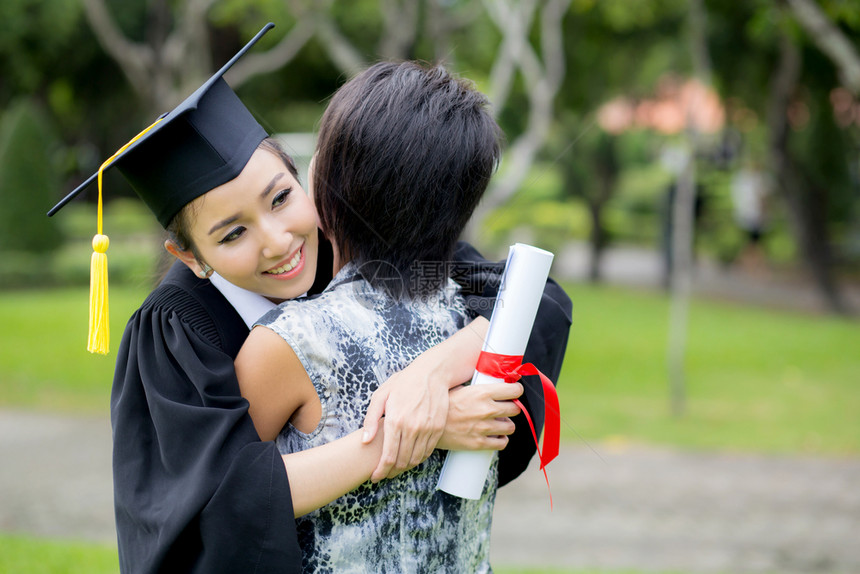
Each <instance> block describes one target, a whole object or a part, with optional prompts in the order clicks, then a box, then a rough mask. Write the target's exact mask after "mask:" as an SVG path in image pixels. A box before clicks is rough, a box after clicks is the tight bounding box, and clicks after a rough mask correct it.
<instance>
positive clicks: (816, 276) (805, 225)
mask: <svg viewBox="0 0 860 574" xmlns="http://www.w3.org/2000/svg"><path fill="white" fill-rule="evenodd" d="M801 67H802V61H801V55H800V48H799V47H798V46H797V45H796V43H795V42H794V40H792V39H791V38H790V37H789V36H788V34H786V33H783V35H782V37H781V39H780V56H779V64H778V66H777V69H776V70H775V72H774V76H773V78H772V80H771V85H770V95H769V100H768V118H767V120H768V156H769V163H770V168H771V171H772V173H773V174H774V177H775V179H776V181H777V183H778V186H777V188H778V190H779V193H781V194H782V197H783V198H784V199H785V202H786V205H787V207H788V211H789V217H790V223H791V229H792V232H793V235H794V237H795V240H796V241H797V242H798V244H799V246H800V251H801V256H802V258H803V261H804V264H805V267H806V268H807V270H808V271H809V273H810V275H811V277H812V279H813V281H814V283H815V286H816V288H817V289H818V292H819V294H820V295H821V298H822V301H823V303H824V305H825V306H826V307H827V308H828V309H829V310H830V311H832V312H834V313H837V314H846V313H847V312H848V308H847V307H846V305H845V302H844V300H843V298H842V295H841V292H840V289H839V285H838V283H837V282H836V278H835V275H834V272H833V259H834V258H833V252H832V247H831V246H830V241H829V234H828V227H827V219H826V218H827V215H826V198H827V194H826V191H825V190H820V189H819V190H816V189H815V187H814V186H813V185H811V184H810V182H808V181H806V179H805V178H804V177H803V175H802V174H801V172H800V170H799V169H798V167H797V165H796V163H795V161H794V159H793V158H792V154H791V151H790V149H789V139H790V133H791V132H790V126H789V124H788V106H789V104H790V103H791V98H792V96H793V95H794V93H795V91H796V89H797V86H798V82H799V80H800V71H801Z"/></svg>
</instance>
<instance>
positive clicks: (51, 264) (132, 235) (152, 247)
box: [0, 199, 163, 289]
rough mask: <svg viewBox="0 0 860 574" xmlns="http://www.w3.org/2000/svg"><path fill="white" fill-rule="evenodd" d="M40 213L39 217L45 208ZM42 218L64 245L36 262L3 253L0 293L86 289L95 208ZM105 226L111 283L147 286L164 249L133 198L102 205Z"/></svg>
mask: <svg viewBox="0 0 860 574" xmlns="http://www.w3.org/2000/svg"><path fill="white" fill-rule="evenodd" d="M39 213H40V215H42V216H44V209H41V208H40V211H39ZM44 219H49V220H50V221H52V222H54V223H55V224H58V225H59V226H60V229H61V230H62V233H63V236H64V237H65V238H66V240H65V241H64V242H63V243H62V245H60V246H59V249H57V250H56V251H55V252H53V253H50V254H45V255H42V256H40V258H39V260H38V263H34V259H33V256H32V255H28V254H27V253H26V252H23V251H9V252H6V253H5V254H4V256H3V257H0V289H10V288H27V287H51V286H61V285H65V286H70V285H89V280H90V259H91V257H92V238H93V235H94V234H95V232H96V215H95V206H93V205H89V204H84V203H80V202H73V203H71V204H69V205H68V206H66V207H65V208H63V211H62V215H61V216H58V217H54V218H46V217H44ZM104 221H105V223H104V225H105V227H104V231H105V233H106V234H107V235H108V236H109V237H110V248H109V249H108V252H107V254H108V277H109V280H110V284H111V285H112V286H118V285H151V284H152V283H153V281H154V280H155V267H156V262H157V260H158V256H159V255H160V254H161V252H162V249H163V248H162V247H161V241H160V239H159V237H160V231H159V227H158V224H157V223H156V222H155V220H154V218H153V217H152V215H151V214H150V212H149V211H148V210H147V209H146V207H144V206H143V204H142V203H141V202H140V201H139V200H137V199H117V200H114V201H111V202H109V203H108V204H107V205H106V206H105V214H104Z"/></svg>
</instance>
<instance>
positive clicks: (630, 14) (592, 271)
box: [551, 0, 690, 280]
mask: <svg viewBox="0 0 860 574" xmlns="http://www.w3.org/2000/svg"><path fill="white" fill-rule="evenodd" d="M685 14H686V2H685V1H679V0H652V1H650V2H637V3H634V4H630V3H626V2H622V1H615V0H609V1H606V2H593V1H588V0H574V2H573V3H572V4H571V8H570V11H569V13H568V14H567V15H566V16H565V18H564V24H563V26H564V28H563V30H564V38H565V45H564V50H565V60H566V61H567V68H568V73H567V74H565V77H564V82H563V84H562V88H561V90H560V91H559V95H558V98H557V101H556V108H557V110H558V111H557V114H558V115H559V116H560V117H561V118H562V120H561V121H559V122H558V123H557V125H556V132H557V133H556V137H555V138H554V139H555V140H556V142H555V145H554V147H553V148H552V150H551V152H552V153H553V154H554V155H553V157H552V158H551V159H552V161H553V162H557V163H558V164H559V167H560V169H561V170H562V172H563V173H564V174H565V177H564V186H565V189H564V191H563V194H564V195H565V196H566V197H571V198H578V199H579V200H581V201H583V202H584V203H585V205H586V207H587V210H588V213H589V217H590V223H591V229H590V232H589V241H590V243H591V246H590V252H591V260H590V263H589V277H590V278H591V279H592V280H599V278H600V272H599V270H600V257H601V255H602V253H603V251H604V249H605V248H606V247H607V246H608V244H609V241H610V235H609V233H608V232H607V230H606V229H605V227H604V226H605V217H604V211H605V209H606V208H607V206H608V205H609V204H610V202H611V201H612V199H613V197H614V196H615V193H616V191H617V182H618V177H619V175H620V173H621V169H622V168H623V167H624V166H623V165H621V163H622V162H621V159H619V158H618V157H617V155H618V151H617V149H616V147H617V146H616V143H615V138H614V137H612V136H611V135H609V134H606V133H603V132H604V131H605V130H606V129H611V128H610V127H609V126H607V127H606V128H603V127H600V122H599V120H598V115H599V110H600V109H601V108H602V106H604V105H605V104H607V103H608V102H610V101H611V100H612V99H613V98H616V97H618V96H628V97H629V98H630V99H631V100H635V99H637V98H644V97H646V96H648V95H651V94H653V93H654V91H655V90H656V87H657V86H658V85H659V82H660V81H661V78H663V77H664V76H665V74H667V73H672V72H675V73H677V74H681V73H684V72H686V71H687V70H688V69H689V68H690V64H689V61H688V60H687V59H686V58H685V56H684V53H682V52H679V51H678V50H677V43H678V37H679V36H681V34H682V32H683V25H684V17H685ZM631 113H632V112H631ZM628 127H631V126H628ZM624 129H627V128H624ZM620 131H621V130H619V132H620ZM627 159H629V158H627ZM655 159H656V158H651V161H655ZM655 225H656V222H655Z"/></svg>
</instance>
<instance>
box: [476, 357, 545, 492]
mask: <svg viewBox="0 0 860 574" xmlns="http://www.w3.org/2000/svg"><path fill="white" fill-rule="evenodd" d="M475 370H477V371H478V372H479V373H483V374H485V375H487V376H489V377H493V378H496V379H502V380H504V381H505V382H506V383H515V382H517V381H518V380H520V379H521V378H522V377H523V375H538V376H539V377H540V381H541V385H542V387H543V399H544V405H543V408H544V436H543V450H541V448H540V444H539V443H538V437H537V432H536V431H535V425H534V423H533V422H532V418H531V416H530V415H529V413H528V411H527V410H526V408H525V407H524V406H523V404H522V403H521V402H520V401H519V400H518V399H514V403H515V404H516V405H517V406H518V407H520V410H521V411H522V412H523V414H524V415H525V416H526V420H527V421H528V423H529V428H530V429H531V431H532V437H533V438H534V440H535V447H536V448H537V453H538V458H539V459H540V469H541V472H543V477H544V479H545V480H546V486H547V488H549V477H547V474H546V465H548V464H549V463H550V462H552V460H553V459H554V458H555V457H557V456H558V444H559V437H560V435H561V416H560V412H561V411H560V410H559V405H558V393H557V392H556V390H555V386H554V385H553V384H552V381H550V380H549V379H548V378H547V377H546V375H544V374H543V373H541V372H540V371H539V370H538V368H537V367H535V366H534V365H533V364H531V363H525V364H523V357H522V355H500V354H498V353H490V352H487V351H481V354H480V355H479V356H478V364H477V366H476V367H475ZM549 500H550V506H551V505H552V493H550V499H549Z"/></svg>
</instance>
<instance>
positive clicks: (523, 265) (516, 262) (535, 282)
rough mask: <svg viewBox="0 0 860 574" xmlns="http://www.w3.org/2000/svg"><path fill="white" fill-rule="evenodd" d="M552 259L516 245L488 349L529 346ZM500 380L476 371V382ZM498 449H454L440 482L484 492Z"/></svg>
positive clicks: (468, 494)
mask: <svg viewBox="0 0 860 574" xmlns="http://www.w3.org/2000/svg"><path fill="white" fill-rule="evenodd" d="M552 259H553V254H552V253H550V252H549V251H544V250H543V249H538V248H537V247H532V246H531V245H524V244H522V243H517V244H516V245H512V246H511V249H510V251H509V252H508V260H507V263H506V264H505V271H504V273H503V275H502V282H501V285H500V286H499V293H498V295H497V296H496V306H495V308H494V309H493V315H492V317H491V318H490V327H489V330H488V331H487V338H486V339H485V341H484V348H483V350H484V351H487V352H490V353H497V354H501V355H517V356H519V355H522V354H523V353H524V352H525V350H526V344H527V343H528V340H529V335H530V334H531V330H532V325H533V324H534V320H535V315H537V310H538V305H540V300H541V296H542V295H543V290H544V287H545V286H546V280H547V277H548V276H549V268H550V266H551V265H552ZM499 380H500V379H496V378H493V377H490V376H487V375H484V374H482V373H479V372H477V371H475V374H474V376H473V377H472V384H473V385H480V384H484V383H494V382H498V381H499ZM494 455H495V451H486V450H481V451H451V452H449V453H448V457H447V458H446V459H445V464H444V466H443V467H442V473H441V474H440V476H439V483H438V484H437V485H436V488H438V489H439V490H443V491H445V492H447V493H449V494H453V495H454V496H459V497H460V498H471V499H477V498H480V496H481V492H482V491H483V490H484V483H485V482H486V480H487V473H488V472H489V470H490V464H492V462H493V456H494Z"/></svg>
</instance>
